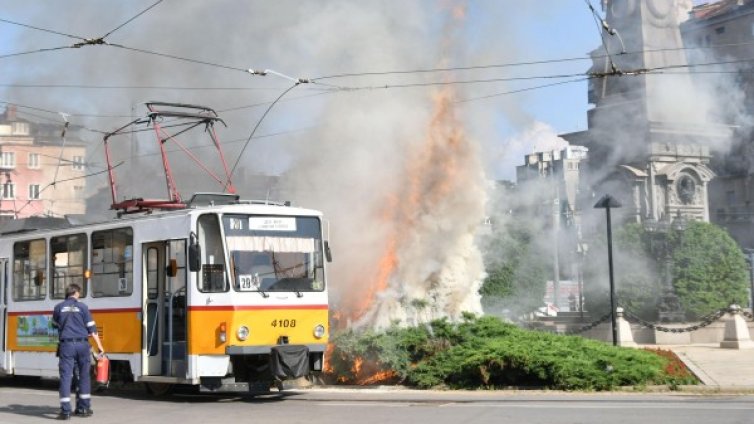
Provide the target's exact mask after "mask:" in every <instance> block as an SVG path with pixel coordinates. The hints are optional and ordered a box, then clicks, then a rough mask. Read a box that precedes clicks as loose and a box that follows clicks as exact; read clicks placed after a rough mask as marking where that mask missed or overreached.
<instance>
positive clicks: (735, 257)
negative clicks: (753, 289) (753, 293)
mask: <svg viewBox="0 0 754 424" xmlns="http://www.w3.org/2000/svg"><path fill="white" fill-rule="evenodd" d="M670 236H671V242H672V243H673V276H674V280H673V285H674V287H675V290H676V294H677V295H678V297H679V300H680V302H681V306H682V307H683V309H684V311H686V314H687V317H688V318H689V319H698V318H700V317H702V316H704V315H706V314H709V313H712V312H714V311H716V310H718V309H720V308H724V307H726V306H728V305H730V304H731V303H737V304H740V305H745V304H746V303H747V284H748V273H747V266H746V259H745V257H744V254H743V252H742V251H741V249H740V248H739V247H738V245H737V244H736V242H735V241H734V240H733V238H731V237H730V235H729V234H728V233H727V232H726V231H725V230H724V229H722V228H720V227H718V226H717V225H714V224H709V223H705V222H692V223H690V224H689V225H688V227H687V228H686V229H685V230H683V231H677V230H674V231H672V232H671V234H670Z"/></svg>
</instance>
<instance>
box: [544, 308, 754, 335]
mask: <svg viewBox="0 0 754 424" xmlns="http://www.w3.org/2000/svg"><path fill="white" fill-rule="evenodd" d="M622 308H623V315H624V316H625V317H626V320H627V321H630V322H634V323H637V324H640V325H643V326H644V327H647V328H651V329H653V330H657V331H662V332H665V333H687V332H691V331H696V330H699V329H700V328H704V327H707V326H708V325H710V324H712V323H714V322H715V321H717V320H719V319H720V318H722V317H723V316H724V315H725V314H726V313H735V311H736V309H735V308H731V307H727V308H722V309H719V310H717V311H714V312H712V313H710V314H707V315H705V316H703V317H702V318H701V320H700V322H699V323H698V324H694V325H690V326H688V327H682V328H671V327H665V326H662V325H658V324H654V323H651V322H649V321H645V320H643V319H642V318H640V317H639V316H637V315H634V314H632V313H631V312H629V311H628V310H627V309H626V308H625V307H622ZM737 311H738V312H741V315H743V316H745V317H746V318H748V319H750V320H753V321H754V314H752V313H751V312H748V311H745V310H743V309H738V310H737ZM611 316H612V314H611V313H610V312H608V313H606V314H605V315H603V316H601V317H600V318H599V319H597V320H596V321H593V322H590V323H589V324H586V325H584V326H582V327H580V328H578V329H575V330H568V331H564V332H558V331H555V333H556V334H561V335H576V334H581V333H584V332H587V331H589V330H591V329H592V328H594V327H596V326H598V325H600V324H602V323H604V322H607V321H608V320H609V319H610V318H611ZM537 330H541V331H546V330H544V329H537Z"/></svg>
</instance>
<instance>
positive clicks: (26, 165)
mask: <svg viewBox="0 0 754 424" xmlns="http://www.w3.org/2000/svg"><path fill="white" fill-rule="evenodd" d="M62 129H63V125H62V124H57V125H49V124H39V123H35V122H32V121H29V120H26V119H23V118H21V117H19V116H18V113H17V109H16V108H15V107H14V106H13V105H8V106H7V107H6V110H5V112H4V113H3V114H2V115H0V220H7V219H19V218H27V217H31V216H54V217H62V216H65V215H72V214H83V213H84V212H85V211H86V208H85V193H86V178H85V177H84V176H85V175H86V164H85V156H86V148H85V146H84V144H83V142H82V141H81V140H79V139H76V138H75V137H73V134H72V133H73V132H74V131H72V130H71V129H69V131H68V134H67V135H65V136H63V134H62ZM64 137H65V142H64V141H63V140H64Z"/></svg>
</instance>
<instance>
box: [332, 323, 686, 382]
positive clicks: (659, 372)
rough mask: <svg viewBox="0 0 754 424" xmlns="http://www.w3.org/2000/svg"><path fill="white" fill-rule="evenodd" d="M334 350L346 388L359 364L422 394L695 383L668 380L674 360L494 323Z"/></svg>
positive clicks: (338, 341) (372, 335) (358, 338)
mask: <svg viewBox="0 0 754 424" xmlns="http://www.w3.org/2000/svg"><path fill="white" fill-rule="evenodd" d="M333 343H334V346H335V349H334V351H333V355H331V363H330V365H331V367H332V372H331V375H332V376H333V377H334V378H335V379H337V380H338V381H340V382H345V383H359V382H360V381H359V379H360V378H363V377H364V375H362V376H359V375H357V374H358V373H357V372H355V371H354V369H353V363H354V358H360V360H359V362H360V363H368V364H369V366H368V368H369V370H370V373H375V372H387V375H389V376H390V377H391V379H390V381H391V382H401V383H403V384H406V385H409V386H415V387H418V388H431V387H448V388H453V389H477V388H490V389H491V388H501V387H508V386H517V387H527V386H528V387H544V388H551V389H563V390H577V389H578V390H609V389H612V388H615V387H617V386H645V385H649V384H668V385H671V386H677V385H679V384H691V383H693V378H692V377H689V376H688V375H679V374H678V373H669V372H668V371H667V369H671V368H672V367H669V366H668V365H669V359H668V358H667V357H663V356H659V355H657V354H655V353H653V352H648V351H643V350H636V349H628V348H620V347H614V346H611V345H607V344H605V343H603V342H598V341H594V340H587V339H584V338H581V337H576V336H561V335H555V334H550V333H544V332H537V331H528V330H523V329H520V328H518V327H516V326H514V325H511V324H507V323H503V322H502V321H500V320H499V319H497V318H495V317H482V318H474V317H467V318H466V319H465V320H463V321H462V322H460V323H450V322H448V321H445V320H440V321H434V322H432V323H430V324H428V325H426V326H424V327H414V328H398V327H392V328H390V329H388V330H387V331H385V332H382V333H378V332H374V331H368V332H365V333H356V332H345V333H341V334H339V335H337V336H336V337H335V338H334V339H333Z"/></svg>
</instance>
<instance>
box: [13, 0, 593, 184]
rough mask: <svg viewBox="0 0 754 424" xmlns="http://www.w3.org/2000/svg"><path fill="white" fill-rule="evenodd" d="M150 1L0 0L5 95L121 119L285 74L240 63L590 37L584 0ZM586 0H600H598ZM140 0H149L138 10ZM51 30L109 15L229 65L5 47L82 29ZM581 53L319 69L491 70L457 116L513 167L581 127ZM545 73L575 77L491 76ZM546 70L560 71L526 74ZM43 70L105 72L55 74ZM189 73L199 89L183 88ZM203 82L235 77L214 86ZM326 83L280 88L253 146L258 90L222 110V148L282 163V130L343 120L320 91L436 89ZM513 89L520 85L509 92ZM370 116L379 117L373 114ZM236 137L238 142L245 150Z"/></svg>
mask: <svg viewBox="0 0 754 424" xmlns="http://www.w3.org/2000/svg"><path fill="white" fill-rule="evenodd" d="M155 3H156V2H155V0H129V1H121V2H117V3H114V2H91V1H83V0H78V1H69V2H49V1H41V0H28V1H24V2H18V1H15V0H0V11H2V12H0V19H3V20H6V21H13V22H15V23H16V24H11V23H8V22H0V40H2V44H0V69H1V70H2V72H0V101H2V102H12V103H16V104H19V105H25V106H29V107H34V108H38V109H43V110H46V111H51V112H54V111H59V112H65V113H68V114H71V115H72V117H71V118H70V119H71V122H73V123H78V124H81V125H85V126H87V127H89V128H93V129H101V130H107V129H112V128H114V127H117V126H118V124H124V123H125V122H128V120H129V119H128V117H129V116H130V115H133V114H136V115H138V114H140V113H143V107H142V106H140V104H141V103H142V102H144V101H146V100H166V101H176V102H185V103H200V104H207V105H208V106H211V107H213V108H215V109H216V110H227V109H234V108H238V107H240V106H246V105H254V104H259V103H264V102H270V101H272V100H274V99H275V98H276V97H277V96H278V95H280V94H281V93H282V91H283V90H285V89H286V88H288V87H289V86H290V82H289V81H288V80H286V79H284V78H277V77H275V76H272V75H269V74H268V76H266V77H260V76H251V75H249V74H244V73H243V72H241V71H242V70H243V69H246V68H253V69H273V70H275V71H277V72H279V73H282V74H285V75H287V76H293V77H303V78H315V77H317V76H330V75H340V74H348V73H375V72H384V71H409V70H417V69H430V68H458V67H484V66H489V65H500V64H510V63H521V62H535V61H546V60H553V59H565V58H569V59H572V58H585V57H586V55H587V54H588V53H589V52H590V51H591V50H594V49H595V48H597V47H598V46H599V45H600V39H599V33H598V31H597V28H596V25H595V22H594V19H593V16H592V14H591V12H590V10H589V8H588V7H587V1H585V0H537V1H520V0H478V1H451V0H415V1H410V2H405V1H399V0H379V1H371V2H358V3H357V2H348V1H343V0H321V1H308V2H304V3H300V2H295V1H290V0H287V1H280V2H272V3H274V4H270V2H266V1H240V0H223V1H219V2H212V3H208V2H203V1H200V0H188V1H178V0H164V1H162V2H159V3H158V4H156V5H155ZM591 3H592V4H593V6H594V7H595V9H596V10H597V11H598V12H600V13H603V12H602V10H601V6H600V1H599V0H591ZM459 6H460V7H463V8H464V9H465V14H464V16H463V18H461V19H459V20H458V22H457V23H455V24H453V25H452V28H450V29H449V24H448V21H449V19H451V18H449V17H450V16H452V14H453V13H454V8H457V7H459ZM150 7H151V8H150ZM148 8H150V9H149V10H146V11H145V9H148ZM140 12H144V13H143V14H141V15H139V16H137V14H139V13H140ZM131 18H133V20H131V21H130V22H129V20H130V19H131ZM18 24H23V25H27V27H25V26H21V25H18ZM121 25H122V26H121ZM28 26H33V27H37V28H38V29H32V28H29V27H28ZM39 29H44V30H48V31H47V32H45V31H41V30H39ZM49 31H55V32H59V33H63V34H66V35H75V36H80V37H82V38H96V37H99V36H102V35H103V34H105V33H107V32H108V31H113V32H112V34H110V35H109V36H108V37H106V41H108V42H110V43H114V44H121V45H124V46H126V47H128V48H133V49H145V50H149V51H152V52H157V53H162V54H168V55H174V56H180V57H183V58H189V59H195V60H198V61H204V62H208V63H213V64H220V65H227V66H230V67H235V68H239V69H236V70H228V69H222V68H219V67H212V66H205V65H201V64H196V63H190V62H188V61H181V60H174V59H168V58H164V57H158V56H155V55H149V54H144V53H139V52H136V51H133V50H126V49H123V48H116V47H112V46H102V45H99V46H84V47H82V48H79V49H63V50H56V51H48V52H35V53H31V54H25V55H18V56H8V57H2V56H4V55H12V54H14V53H19V52H28V51H36V50H39V49H45V48H54V47H62V46H71V45H72V44H73V43H76V42H79V41H81V40H79V39H75V38H72V37H69V36H66V35H59V34H52V33H50V32H49ZM589 66H590V62H589V61H588V60H572V61H565V62H558V63H554V64H546V65H530V66H515V67H497V68H488V69H475V70H467V71H453V72H435V73H408V74H391V75H375V76H366V77H342V78H332V79H324V80H321V81H319V82H321V83H324V84H331V85H335V86H338V87H341V88H342V87H364V86H368V87H384V86H385V85H404V84H415V83H431V84H435V83H438V82H448V81H479V80H494V81H487V82H477V83H463V84H454V85H453V88H454V89H455V96H456V99H457V101H458V102H457V103H456V107H457V109H458V110H459V113H460V114H462V115H463V118H462V120H463V122H464V125H465V130H466V131H467V133H468V134H469V135H470V137H472V138H474V139H475V140H477V142H478V143H479V145H480V146H481V151H482V156H483V157H484V158H485V168H486V171H487V176H488V178H489V179H509V180H512V179H514V175H515V169H514V167H515V165H518V164H520V163H522V160H523V155H524V154H527V153H530V152H531V151H533V150H535V149H546V148H548V147H551V146H557V145H558V143H559V142H558V140H557V139H556V135H557V134H563V133H568V132H573V131H580V130H584V129H586V125H587V124H586V111H587V109H588V108H589V107H590V106H589V105H588V104H587V93H586V82H585V81H576V82H567V81H571V80H578V79H580V78H578V76H577V75H579V74H583V73H585V72H586V71H587V70H588V69H589ZM554 75H570V77H565V78H555V79H550V78H542V79H523V80H519V81H499V80H500V79H506V78H531V77H539V76H545V77H549V76H554ZM553 83H562V84H561V85H557V86H552V87H545V88H540V89H534V90H530V89H531V88H532V87H537V86H542V85H548V84H553ZM18 84H25V85H45V86H44V87H19V86H18ZM50 84H59V85H88V86H100V88H91V87H89V88H81V87H72V88H71V87H69V88H61V87H50V86H49V85H50ZM14 85H15V86H14ZM101 86H126V87H133V86H140V87H143V86H150V87H155V86H161V87H164V86H172V87H174V89H155V88H150V89H146V88H141V89H136V88H130V89H129V88H118V89H116V88H101ZM189 87H194V88H197V87H201V88H203V89H204V90H188V89H186V88H189ZM212 87H214V88H217V87H225V88H243V90H222V91H221V90H214V91H213V90H209V89H208V88H212ZM323 87H324V88H326V87H327V86H323V85H319V86H317V85H315V84H308V85H301V86H300V87H296V89H295V90H292V91H291V93H290V94H287V95H286V96H285V98H284V101H282V102H280V103H278V104H276V105H275V106H274V108H273V109H272V110H270V112H269V113H268V114H267V116H265V117H264V120H263V122H262V124H260V125H259V128H258V129H257V132H256V133H255V137H256V136H262V135H267V136H269V135H270V134H276V133H283V134H282V135H279V136H269V137H264V138H259V139H255V140H254V143H249V144H253V152H254V153H253V154H249V155H250V157H246V155H247V153H246V150H247V149H243V148H242V146H243V145H244V144H245V143H244V139H245V138H248V136H249V134H250V132H251V130H252V129H253V128H254V126H255V125H256V124H257V123H258V122H259V120H260V118H261V115H262V113H263V112H264V110H265V108H266V107H267V106H266V105H265V106H257V107H255V108H247V109H237V110H230V111H228V112H227V113H226V114H223V118H224V119H225V120H226V122H227V123H228V124H229V129H228V130H227V131H225V132H224V133H221V138H225V139H227V140H235V142H234V143H231V144H229V145H228V150H229V151H230V155H229V156H230V158H231V161H233V160H238V162H239V164H240V166H241V167H242V168H243V167H248V168H249V172H251V173H271V174H280V173H283V172H285V171H286V170H287V169H289V167H290V166H292V164H293V163H294V162H295V159H292V158H291V156H290V143H293V142H292V141H290V138H291V137H292V136H290V134H296V133H298V134H299V136H301V135H302V133H303V134H304V137H305V134H307V133H310V132H311V130H312V128H317V127H321V126H323V125H326V126H328V127H332V126H333V125H336V126H337V125H339V124H341V123H342V119H343V118H344V117H340V118H338V117H332V116H331V115H330V116H328V115H327V113H328V112H327V110H328V102H330V99H332V98H335V97H339V98H349V99H351V101H352V102H361V101H368V102H369V101H380V99H381V98H382V97H383V96H385V97H389V98H395V97H396V96H404V95H405V96H414V95H417V93H419V94H420V95H424V96H426V97H430V96H431V93H432V90H436V89H438V88H440V87H441V86H440V85H429V86H422V87H410V88H389V89H379V88H372V89H367V90H356V91H347V90H340V91H338V92H333V91H330V92H323ZM517 90H526V91H523V92H519V93H513V94H503V93H507V92H510V91H517ZM21 112H23V113H27V115H26V117H27V118H29V119H31V118H32V116H31V115H29V114H31V113H34V114H36V115H43V116H45V117H46V118H47V119H48V120H50V119H52V120H59V119H60V118H59V116H56V115H55V114H54V113H46V112H43V111H40V110H36V111H35V110H34V109H23V108H21ZM77 114H78V115H116V116H117V117H116V118H104V117H92V116H76V115H77ZM374 118H375V121H376V122H379V119H380V116H374ZM385 125H390V123H389V122H385ZM310 135H311V134H310ZM99 137H100V136H98V135H97V134H96V133H94V132H90V133H88V134H84V138H85V139H87V141H88V142H90V143H92V145H96V144H97V143H98V142H99V140H98V138H99ZM309 138H311V137H309ZM286 143H288V144H286ZM247 147H248V146H247ZM242 149H243V150H244V156H243V157H241V158H240V159H239V156H238V155H239V154H240V152H241V150H242ZM234 155H235V156H234ZM93 156H94V155H93Z"/></svg>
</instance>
